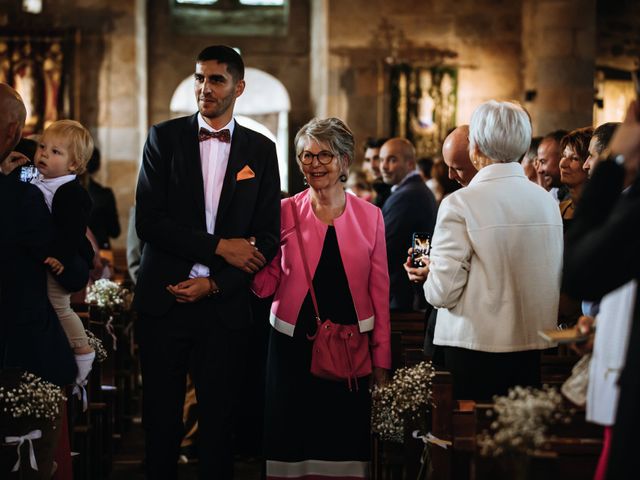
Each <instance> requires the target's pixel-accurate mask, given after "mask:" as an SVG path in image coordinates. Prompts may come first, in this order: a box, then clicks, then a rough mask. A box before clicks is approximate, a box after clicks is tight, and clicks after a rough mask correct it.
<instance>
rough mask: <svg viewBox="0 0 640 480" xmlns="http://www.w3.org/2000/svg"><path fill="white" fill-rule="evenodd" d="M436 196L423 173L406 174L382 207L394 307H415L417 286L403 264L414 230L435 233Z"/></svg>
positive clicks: (400, 308)
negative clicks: (423, 177) (408, 175)
mask: <svg viewBox="0 0 640 480" xmlns="http://www.w3.org/2000/svg"><path fill="white" fill-rule="evenodd" d="M436 209H437V207H436V200H435V198H434V196H433V193H431V190H429V188H427V186H426V185H425V184H424V181H423V180H422V177H420V175H414V176H411V177H408V178H406V179H405V180H404V181H403V182H402V183H401V184H400V186H399V187H398V188H397V189H396V191H395V192H393V193H392V194H391V196H390V197H389V198H388V199H387V201H386V202H385V203H384V206H383V207H382V215H383V217H384V227H385V232H386V233H385V234H386V237H387V238H386V240H387V259H388V261H389V280H390V282H391V285H390V294H391V299H390V300H391V303H390V308H391V309H392V310H403V311H408V310H412V309H413V299H414V296H415V290H414V287H413V285H412V284H411V282H410V281H409V278H408V277H407V272H405V270H404V267H403V264H404V263H405V262H406V260H407V250H408V249H409V247H411V239H412V235H413V232H428V233H429V234H433V228H434V226H435V223H436Z"/></svg>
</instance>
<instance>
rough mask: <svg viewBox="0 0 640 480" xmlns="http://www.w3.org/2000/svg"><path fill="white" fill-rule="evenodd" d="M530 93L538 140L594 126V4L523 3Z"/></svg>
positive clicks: (590, 0)
mask: <svg viewBox="0 0 640 480" xmlns="http://www.w3.org/2000/svg"><path fill="white" fill-rule="evenodd" d="M522 11H523V59H524V75H523V76H524V83H525V89H526V90H527V91H530V92H532V93H534V96H533V98H532V99H531V101H530V102H528V103H527V107H528V108H529V110H530V112H531V115H532V119H533V131H534V134H535V135H543V134H545V133H547V132H549V131H552V130H555V129H559V128H563V129H567V130H570V129H574V128H578V127H584V126H588V125H591V124H592V122H593V98H594V74H595V61H596V2H595V0H525V1H524V2H523V9H522Z"/></svg>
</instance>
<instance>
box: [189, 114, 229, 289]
mask: <svg viewBox="0 0 640 480" xmlns="http://www.w3.org/2000/svg"><path fill="white" fill-rule="evenodd" d="M234 127H235V121H234V119H233V118H232V119H231V121H230V122H229V123H227V124H226V125H225V126H224V127H222V128H221V129H220V130H224V129H225V128H226V129H228V130H229V132H230V134H231V136H232V137H233V129H234ZM200 128H204V129H206V130H209V131H211V132H217V131H219V130H214V129H212V128H211V126H210V125H209V124H208V123H207V122H205V120H204V118H203V117H202V115H201V114H198V130H200ZM230 151H231V143H225V142H221V141H220V140H218V139H217V138H210V139H208V140H205V141H203V142H200V163H201V166H202V183H203V186H204V211H205V218H206V222H207V233H210V234H213V233H214V231H215V227H216V217H217V216H218V204H219V203H220V193H221V192H222V184H223V183H224V176H225V173H226V172H227V164H228V163H229V152H230ZM209 273H210V272H209V267H207V266H206V265H202V264H200V263H196V264H194V265H193V267H192V268H191V272H190V273H189V278H198V277H208V276H209Z"/></svg>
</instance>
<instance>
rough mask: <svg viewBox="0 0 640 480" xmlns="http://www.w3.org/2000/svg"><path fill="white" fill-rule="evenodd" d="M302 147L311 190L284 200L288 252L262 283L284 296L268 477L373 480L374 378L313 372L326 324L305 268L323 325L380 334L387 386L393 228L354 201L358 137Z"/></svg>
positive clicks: (333, 123)
mask: <svg viewBox="0 0 640 480" xmlns="http://www.w3.org/2000/svg"><path fill="white" fill-rule="evenodd" d="M295 147H296V153H297V158H298V166H299V167H300V170H301V171H302V173H303V175H304V177H305V179H306V181H307V183H308V185H309V189H307V190H305V191H303V192H301V193H299V194H297V195H295V196H293V197H291V198H289V199H285V200H283V201H282V209H281V210H282V217H281V227H280V230H281V237H282V240H281V243H280V250H279V252H278V254H277V255H276V257H275V258H274V259H273V261H272V262H271V263H270V264H269V265H268V266H267V267H265V268H264V269H263V270H262V271H260V272H259V273H258V274H257V275H256V276H255V278H254V281H253V290H254V292H256V294H258V295H259V296H261V297H267V296H270V295H273V294H274V293H275V297H274V300H273V304H272V306H271V325H272V327H273V329H272V331H271V336H270V340H269V353H268V361H267V390H266V391H267V400H266V407H265V412H266V413H265V415H266V422H265V442H264V448H265V456H266V458H267V466H266V468H267V470H266V474H267V478H268V479H269V478H288V477H296V478H303V477H304V478H307V476H309V478H311V476H313V478H318V479H320V478H327V479H329V478H335V474H336V472H340V473H341V475H340V478H353V479H355V478H369V460H370V413H371V412H370V402H371V399H370V394H369V381H370V379H369V378H368V377H362V378H358V379H357V385H353V387H354V388H352V389H351V390H350V389H349V388H348V387H347V382H346V381H332V380H326V379H322V378H318V377H315V376H313V375H312V374H311V372H310V363H311V349H312V345H313V344H312V342H311V341H310V340H309V339H308V336H309V335H313V334H315V332H316V329H317V328H318V326H317V325H316V319H315V317H316V314H315V310H314V307H313V303H312V300H311V296H310V294H309V291H310V289H309V288H308V282H307V279H306V275H305V267H304V263H303V262H307V264H308V267H309V270H310V275H311V276H312V277H313V286H314V290H315V292H316V297H317V304H318V308H319V311H320V316H321V318H322V319H326V318H329V319H331V321H333V322H334V323H339V324H353V325H356V324H357V325H358V326H359V330H360V332H361V335H366V336H367V337H368V336H369V335H370V336H371V342H370V354H371V358H372V363H373V374H372V376H373V381H374V382H375V383H376V384H383V383H384V382H386V380H387V372H388V370H389V368H390V367H391V349H390V327H389V277H388V273H387V261H386V248H385V234H384V228H385V227H384V222H383V218H382V214H381V212H380V209H378V208H376V207H375V206H373V205H371V204H370V203H368V202H365V201H363V200H361V199H359V198H357V197H356V196H354V195H348V194H346V193H345V190H344V186H343V183H344V182H345V181H346V178H347V177H346V173H347V171H348V169H349V165H350V164H351V162H352V159H353V156H354V139H353V135H352V133H351V131H350V130H349V128H348V127H347V126H346V125H345V124H344V123H343V122H342V121H341V120H339V119H337V118H327V119H323V120H319V119H313V120H311V121H310V122H309V123H307V124H306V125H305V126H304V127H302V128H301V129H300V131H299V132H298V133H297V135H296V138H295ZM421 184H422V182H421ZM422 186H423V187H424V184H422ZM424 188H426V187H424ZM293 209H295V211H296V212H297V216H298V218H299V223H297V228H299V229H300V232H301V235H302V237H304V249H305V253H303V252H302V251H301V245H300V244H299V242H298V238H297V234H296V220H295V216H294V212H293ZM303 255H304V260H303ZM366 342H367V344H368V342H369V340H368V338H367V340H366Z"/></svg>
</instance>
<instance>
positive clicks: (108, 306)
mask: <svg viewBox="0 0 640 480" xmlns="http://www.w3.org/2000/svg"><path fill="white" fill-rule="evenodd" d="M86 302H87V303H88V304H89V317H90V318H91V320H92V321H93V322H98V323H100V324H102V326H103V327H104V329H105V330H106V333H107V334H108V335H109V336H110V337H111V339H112V342H111V343H112V348H113V350H117V337H116V334H115V325H116V324H118V323H119V320H121V319H122V317H123V315H122V313H124V312H125V311H127V310H128V309H129V307H130V305H131V292H129V290H127V289H126V288H123V287H122V286H121V285H119V284H117V283H116V282H113V281H111V280H107V279H100V280H97V281H96V282H95V283H94V284H93V285H91V286H90V287H89V289H88V290H87V297H86Z"/></svg>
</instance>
